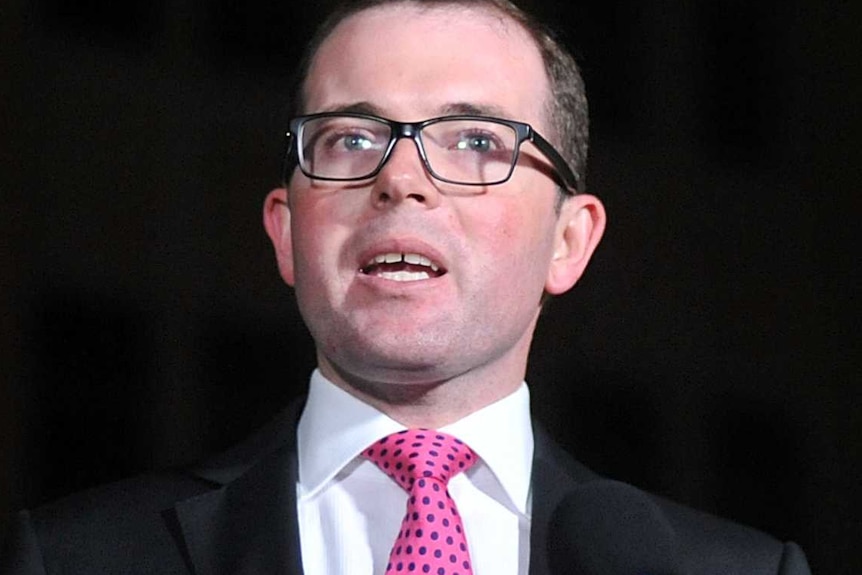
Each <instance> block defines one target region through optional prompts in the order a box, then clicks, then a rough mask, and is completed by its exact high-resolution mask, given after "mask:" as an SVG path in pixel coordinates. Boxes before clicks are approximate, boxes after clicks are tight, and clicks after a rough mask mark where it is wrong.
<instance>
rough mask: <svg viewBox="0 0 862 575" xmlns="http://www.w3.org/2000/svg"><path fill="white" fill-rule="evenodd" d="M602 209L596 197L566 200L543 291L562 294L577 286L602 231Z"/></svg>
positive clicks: (589, 196) (603, 224)
mask: <svg viewBox="0 0 862 575" xmlns="http://www.w3.org/2000/svg"><path fill="white" fill-rule="evenodd" d="M605 221H606V215H605V208H604V206H603V205H602V202H601V201H600V200H599V199H598V198H597V197H595V196H591V195H589V194H579V195H577V196H574V197H572V198H569V199H568V200H567V201H566V202H565V203H564V204H563V207H562V209H561V212H560V217H559V220H558V223H557V230H556V244H555V249H554V255H553V258H552V260H551V265H550V267H549V269H548V277H547V280H546V282H545V291H546V292H548V293H549V294H551V295H559V294H562V293H564V292H566V291H568V290H569V289H571V288H572V286H574V285H575V283H577V281H578V280H579V279H580V278H581V276H582V275H583V273H584V270H585V269H586V267H587V264H588V263H589V261H590V258H591V257H592V255H593V252H594V251H595V249H596V246H598V244H599V241H600V240H601V239H602V234H603V233H604V231H605Z"/></svg>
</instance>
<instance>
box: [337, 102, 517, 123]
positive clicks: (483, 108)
mask: <svg viewBox="0 0 862 575" xmlns="http://www.w3.org/2000/svg"><path fill="white" fill-rule="evenodd" d="M438 110H439V111H438V112H437V114H436V115H437V116H491V117H495V118H508V117H509V116H510V114H508V113H506V112H505V111H504V110H503V108H501V107H500V106H497V105H494V104H474V103H471V102H452V103H449V104H445V105H443V106H441V107H440V108H439V109H438ZM321 112H330V113H332V112H336V113H337V112H344V113H350V114H370V115H372V116H380V117H382V118H388V115H387V114H386V113H385V112H384V111H383V109H382V108H380V107H378V106H376V105H374V104H372V103H371V102H365V101H363V102H354V103H352V104H343V105H337V106H332V107H330V108H326V109H323V110H321ZM426 119H427V118H426Z"/></svg>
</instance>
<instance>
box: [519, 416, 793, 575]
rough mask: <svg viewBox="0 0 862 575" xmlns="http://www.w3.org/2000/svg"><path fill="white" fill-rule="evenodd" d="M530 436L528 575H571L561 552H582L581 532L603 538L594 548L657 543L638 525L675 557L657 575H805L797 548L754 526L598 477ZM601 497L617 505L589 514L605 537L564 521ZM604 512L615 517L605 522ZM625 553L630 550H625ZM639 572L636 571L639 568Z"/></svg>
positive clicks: (542, 438)
mask: <svg viewBox="0 0 862 575" xmlns="http://www.w3.org/2000/svg"><path fill="white" fill-rule="evenodd" d="M535 437H536V452H535V457H534V462H533V505H534V508H533V523H532V533H531V539H532V544H531V548H532V554H531V558H530V564H531V568H530V572H531V575H541V574H545V573H567V572H569V570H570V569H571V562H570V561H569V558H568V557H566V555H567V554H571V553H573V552H574V551H572V550H573V549H583V545H584V543H583V541H573V540H572V538H583V537H584V531H589V532H590V535H589V536H590V537H598V536H603V537H604V538H605V539H606V540H605V541H600V542H599V544H598V545H597V546H598V547H601V548H608V549H610V548H613V546H615V545H619V546H622V547H626V546H628V547H632V548H637V547H638V546H644V545H650V544H652V543H655V542H656V541H657V540H656V539H655V537H657V536H656V535H655V534H648V533H643V534H642V533H641V532H640V531H639V528H640V526H639V525H638V521H641V523H643V524H644V526H646V527H649V528H650V529H655V530H658V531H661V532H662V535H661V537H662V538H663V539H662V540H661V541H658V543H660V544H661V545H666V547H663V549H666V550H667V553H668V554H672V555H673V556H674V561H673V565H672V566H671V567H669V568H668V569H667V570H665V571H660V572H670V573H685V574H691V575H694V574H697V575H734V574H738V575H767V574H770V575H774V574H780V575H810V570H809V567H808V564H807V561H806V559H805V555H804V553H803V552H802V551H801V550H800V549H799V547H798V546H796V545H795V544H793V543H782V542H781V541H778V540H777V539H775V538H773V537H771V536H769V535H767V534H765V533H763V532H760V531H758V530H756V529H752V528H750V527H745V526H743V525H739V524H737V523H734V522H731V521H727V520H725V519H721V518H718V517H715V516H713V515H710V514H708V513H704V512H701V511H697V510H694V509H691V508H689V507H686V506H684V505H681V504H679V503H676V502H673V501H670V500H668V499H665V498H662V497H659V496H656V495H653V494H649V493H646V492H643V491H640V490H638V489H636V488H634V487H632V486H629V485H625V484H622V483H619V482H615V481H611V480H609V479H606V478H603V477H601V476H599V475H597V474H595V473H593V472H592V471H590V470H589V469H587V468H586V467H584V466H583V465H582V464H580V463H579V462H577V461H575V460H574V459H573V458H572V457H571V456H569V455H568V454H567V453H566V452H565V451H563V450H562V449H561V448H560V447H559V446H557V445H556V444H555V443H554V442H553V440H552V439H551V438H550V437H549V436H548V434H547V433H546V432H545V431H543V430H542V429H541V428H540V427H538V426H536V428H535ZM601 495H607V496H608V499H611V498H617V499H619V500H620V502H618V503H616V504H610V503H609V504H608V505H604V503H600V504H597V505H599V507H596V506H594V505H593V508H592V509H588V510H587V511H589V512H590V513H592V516H593V518H595V519H596V521H595V523H605V524H606V526H607V527H606V529H605V531H604V533H603V534H600V535H597V532H600V531H601V529H602V528H601V526H599V525H596V524H595V523H593V524H587V525H584V524H583V522H584V521H589V519H584V518H576V519H573V518H571V517H566V516H565V515H566V514H572V513H576V512H577V505H574V506H573V505H571V503H572V502H573V501H574V502H575V503H576V504H577V503H578V502H579V501H587V502H588V503H589V501H590V499H589V498H590V497H593V496H601ZM584 498H586V499H584ZM589 505H592V504H589ZM601 505H604V507H601ZM603 515H613V517H609V518H607V519H606V518H605V517H603ZM560 526H568V527H569V528H570V529H569V531H578V532H565V531H566V530H565V529H563V532H562V533H561V532H560V530H559V527H560ZM641 550H642V551H643V553H644V555H645V556H649V555H650V551H651V550H650V549H641ZM626 551H627V552H630V553H633V551H632V550H631V549H626ZM624 554H625V553H620V555H624ZM567 561H568V563H567ZM634 565H635V563H633V564H632V566H633V567H634ZM644 567H646V566H645V565H642V566H640V569H641V571H643V568H644ZM606 572H608V573H616V572H617V571H614V570H608V571H606ZM646 572H653V571H650V570H649V569H647V570H646Z"/></svg>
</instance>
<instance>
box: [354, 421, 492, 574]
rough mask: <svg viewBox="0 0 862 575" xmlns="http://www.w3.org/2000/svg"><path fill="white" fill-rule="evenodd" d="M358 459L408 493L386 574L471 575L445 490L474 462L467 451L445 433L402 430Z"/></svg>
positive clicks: (452, 505) (458, 520)
mask: <svg viewBox="0 0 862 575" xmlns="http://www.w3.org/2000/svg"><path fill="white" fill-rule="evenodd" d="M362 454H363V455H364V456H365V457H367V458H368V459H370V460H371V461H373V462H374V463H376V464H377V466H378V467H380V469H382V470H383V472H384V473H386V474H387V475H389V476H390V477H391V478H392V479H394V480H395V481H396V482H397V483H398V484H399V485H400V486H401V487H403V488H404V489H405V490H406V491H407V492H408V493H409V497H408V498H407V513H406V514H405V515H404V520H403V521H402V522H401V531H399V532H398V537H397V538H396V539H395V544H394V545H393V546H392V551H391V552H390V553H389V565H388V566H387V567H386V573H399V572H400V573H404V574H408V575H409V574H411V573H417V574H418V573H422V574H424V573H431V575H472V573H473V568H472V565H471V563H470V552H469V550H468V549H467V540H466V538H465V537H464V526H463V524H462V523H461V516H460V515H459V514H458V509H457V507H456V506H455V502H454V501H453V500H452V498H451V497H450V496H449V490H448V489H447V488H446V485H447V483H448V482H449V479H450V478H451V477H452V476H454V475H455V474H457V473H460V472H462V471H466V470H467V469H469V468H470V466H471V465H473V464H474V463H475V462H476V454H475V453H473V450H472V449H470V448H469V447H467V446H466V445H465V444H464V443H462V442H461V441H460V440H458V439H455V438H454V437H452V436H451V435H446V434H445V433H440V432H438V431H434V430H429V429H406V430H404V431H400V432H398V433H393V434H392V435H388V436H386V437H384V438H383V439H381V440H380V441H377V442H375V443H374V444H373V445H372V446H371V447H369V448H368V449H366V450H365V451H364V452H363V453H362Z"/></svg>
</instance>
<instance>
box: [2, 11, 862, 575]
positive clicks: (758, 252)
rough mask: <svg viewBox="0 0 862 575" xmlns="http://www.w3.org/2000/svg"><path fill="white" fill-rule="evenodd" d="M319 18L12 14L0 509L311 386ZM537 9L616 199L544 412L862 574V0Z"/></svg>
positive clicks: (7, 47)
mask: <svg viewBox="0 0 862 575" xmlns="http://www.w3.org/2000/svg"><path fill="white" fill-rule="evenodd" d="M302 4H303V5H302V6H300V5H299V3H297V4H296V5H293V4H291V3H289V2H284V1H282V2H276V1H274V0H250V1H246V2H240V1H238V0H215V1H208V2H203V1H202V0H156V1H152V0H126V1H124V2H122V3H120V2H111V1H109V0H40V1H37V2H26V1H24V0H8V1H5V2H4V3H3V6H2V8H0V97H2V99H0V170H2V171H0V193H2V203H0V366H2V370H0V371H2V375H0V511H11V510H14V509H18V508H20V507H22V506H34V505H38V504H39V503H41V502H44V501H46V500H48V499H52V498H55V497H58V496H61V495H63V494H66V493H69V492H72V491H75V490H79V489H82V488H85V487H88V486H91V485H95V484H98V483H102V482H105V481H108V480H112V479H116V478H119V477H122V476H126V475H129V474H134V473H139V472H143V471H146V470H148V469H152V468H157V467H164V466H168V465H176V464H182V463H185V462H189V461H192V460H194V459H197V458H199V457H202V456H204V455H206V454H208V453H212V452H213V451H215V450H218V449H221V448H223V447H225V446H227V445H229V444H231V443H232V442H234V441H236V440H238V439H239V438H241V437H242V436H244V435H245V434H246V433H248V432H249V430H250V429H252V428H253V427H255V426H257V425H259V424H261V423H262V422H263V421H265V420H266V419H267V418H268V417H269V416H270V415H272V414H273V413H274V412H275V411H276V410H278V409H279V408H280V406H282V405H283V404H284V403H285V402H286V401H288V400H289V398H291V397H293V396H295V395H297V394H298V393H301V391H302V389H303V387H304V385H305V381H306V378H307V376H308V373H309V372H310V370H311V369H312V367H313V357H312V347H311V345H310V342H309V339H308V337H307V334H306V332H305V328H304V327H303V325H302V323H301V321H300V319H299V318H298V315H297V312H296V308H295V305H294V303H293V301H292V296H291V293H290V290H289V289H288V288H286V287H285V286H284V285H283V284H282V282H281V280H280V278H279V276H278V274H277V271H276V266H275V263H274V260H273V257H272V254H271V249H270V246H269V243H268V240H267V238H266V236H265V234H264V232H263V230H262V227H261V225H260V209H261V205H262V200H263V197H264V195H265V194H266V192H267V191H268V190H269V189H270V188H271V187H273V186H274V185H275V184H277V182H278V172H279V164H280V154H281V145H282V141H281V133H282V129H283V128H284V127H285V118H284V117H283V114H282V105H283V102H284V99H283V98H284V91H285V87H286V84H287V80H288V78H289V75H290V71H291V68H292V65H293V64H294V63H295V61H296V59H297V54H298V49H299V47H300V46H301V45H302V43H303V42H304V41H305V40H306V39H307V36H308V34H309V30H310V27H311V26H312V23H313V22H314V21H316V19H317V18H318V15H319V13H320V12H322V10H323V7H324V6H325V5H326V3H325V2H324V3H320V4H314V3H302ZM525 4H527V5H529V6H531V7H533V8H534V9H535V10H537V11H538V12H539V13H540V14H542V15H543V16H544V17H545V18H547V19H549V20H551V21H553V22H554V23H555V24H556V25H557V26H558V28H560V29H561V31H562V32H563V34H564V36H565V38H566V40H567V42H568V43H569V44H570V45H571V46H572V48H573V49H574V50H575V52H576V53H577V54H578V55H579V57H580V59H581V62H582V64H583V68H584V73H585V76H586V79H587V84H588V91H589V94H590V97H591V105H592V116H593V145H592V159H591V162H592V163H591V173H590V179H589V186H590V189H591V191H592V192H593V193H596V194H598V195H600V196H601V197H602V198H603V199H604V200H605V201H606V204H607V208H608V212H609V216H610V222H609V229H608V232H607V235H606V238H605V241H604V242H603V244H602V246H601V247H600V249H599V251H598V253H597V255H596V258H595V262H594V264H593V265H592V266H591V269H590V270H589V271H588V273H587V275H586V277H585V279H584V280H583V281H582V282H581V284H579V286H578V287H576V288H575V290H574V291H573V292H572V293H571V294H569V295H567V296H565V297H564V298H562V299H559V300H556V301H554V302H552V304H551V305H550V306H549V308H548V310H547V312H546V314H545V318H544V320H543V323H542V325H541V326H540V330H539V333H538V335H537V341H536V344H535V345H534V357H533V362H532V365H531V369H530V373H529V376H528V379H529V381H530V382H531V384H532V394H533V399H534V406H535V411H536V412H537V414H538V415H539V417H540V418H541V419H543V420H544V421H545V422H546V423H547V424H548V426H549V427H550V428H551V430H552V432H553V433H554V435H556V436H557V437H558V438H559V439H560V441H561V442H563V443H564V444H566V445H567V447H569V448H570V450H572V451H573V452H574V453H575V454H576V455H577V456H578V457H579V458H580V459H582V460H583V461H584V462H585V463H587V464H589V465H590V466H592V467H594V468H595V469H597V470H599V471H601V472H605V473H608V474H611V475H613V476H615V477H618V478H622V479H625V480H627V481H630V482H633V483H635V484H637V485H639V486H642V487H645V488H648V489H650V490H653V491H656V492H659V493H662V494H666V495H668V496H671V497H673V498H675V499H678V500H680V501H683V502H686V503H688V504H691V505H694V506H697V507H701V508H703V509H706V510H709V511H712V512H715V513H719V514H721V515H725V516H728V517H731V518H733V519H736V520H738V521H742V522H745V523H749V524H752V525H755V526H757V527H760V528H762V529H765V530H767V531H770V532H772V533H774V534H775V535H777V536H778V537H781V538H784V539H793V540H795V541H797V542H799V543H800V544H802V545H803V547H804V548H805V549H806V550H807V552H808V555H809V558H810V562H811V564H812V567H813V569H814V571H815V573H848V574H849V573H859V572H862V554H860V553H859V551H858V544H859V541H860V540H862V529H860V525H862V522H860V519H859V515H860V508H859V504H858V499H859V497H860V489H859V487H858V483H859V481H860V479H859V478H860V475H862V469H860V461H862V449H860V447H861V446H862V417H860V406H859V403H860V401H859V400H860V392H859V384H860V361H859V356H860V345H859V343H860V338H859V336H858V333H857V332H858V327H857V326H858V324H859V295H858V292H859V288H858V286H859V283H860V279H862V278H860V264H859V259H860V258H859V253H858V248H859V244H860V243H859V240H860V232H859V227H860V226H859V223H858V220H859V213H860V209H859V208H860V202H859V200H858V199H857V198H858V197H859V195H860V190H859V182H860V177H859V176H860V173H859V172H860V170H859V165H860V164H859V157H858V156H859V155H858V153H857V150H858V148H859V146H860V143H862V133H860V131H862V130H860V118H859V116H860V113H859V107H860V102H862V90H860V86H862V80H860V74H859V72H860V69H859V66H858V63H859V60H860V54H862V50H860V42H859V36H860V29H862V27H860V21H862V20H860V19H859V16H860V10H859V6H860V3H858V2H855V1H845V2H830V3H827V2H815V1H802V0H764V1H758V2H750V1H743V0H692V1H688V2H686V1H673V2H671V1H667V0H665V1H655V2H644V1H643V0H627V1H618V2H612V1H608V0H583V1H578V2H566V1H564V0H559V1H558V2H550V1H547V2H527V3H525ZM476 49H481V46H479V47H476ZM501 257H505V254H501Z"/></svg>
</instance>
